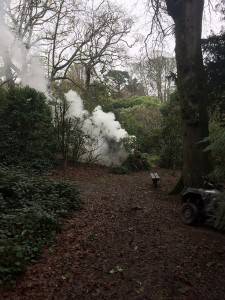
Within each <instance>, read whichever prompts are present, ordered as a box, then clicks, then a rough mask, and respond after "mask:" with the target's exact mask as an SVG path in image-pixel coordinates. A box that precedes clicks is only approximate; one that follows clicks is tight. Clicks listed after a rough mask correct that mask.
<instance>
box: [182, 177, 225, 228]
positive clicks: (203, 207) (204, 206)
mask: <svg viewBox="0 0 225 300" xmlns="http://www.w3.org/2000/svg"><path fill="white" fill-rule="evenodd" d="M222 189H223V186H222V185H217V186H215V184H213V183H212V182H210V181H209V180H208V179H206V181H205V182H204V185H203V188H200V189H198V188H187V187H186V188H184V189H183V191H182V193H181V202H182V208H181V212H180V217H181V220H182V222H183V223H185V224H188V225H195V224H197V223H204V221H205V220H206V219H207V218H210V217H212V216H213V215H214V213H215V211H216V209H217V208H218V205H219V203H220V201H222V199H223V193H222Z"/></svg>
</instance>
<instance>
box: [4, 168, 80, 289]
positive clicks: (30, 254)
mask: <svg viewBox="0 0 225 300" xmlns="http://www.w3.org/2000/svg"><path fill="white" fill-rule="evenodd" d="M80 208H81V202H80V198H79V191H78V190H77V188H76V186H75V185H74V184H73V183H71V182H69V181H66V180H65V181H59V182H55V181H53V180H52V179H51V178H50V177H48V176H43V175H42V176H40V175H35V174H31V173H25V172H24V171H22V170H19V169H9V168H5V167H4V168H1V169H0V285H3V284H5V283H10V284H14V283H15V276H16V275H17V274H18V273H20V272H22V271H24V270H25V269H26V267H27V265H29V264H30V263H31V262H33V261H34V260H35V259H36V258H37V257H38V256H39V255H40V254H41V250H42V248H43V246H44V245H46V244H49V243H50V242H51V241H52V239H53V237H54V234H55V233H56V232H57V230H58V229H59V226H60V222H61V220H62V218H64V217H66V216H67V214H68V212H69V211H70V210H77V209H80Z"/></svg>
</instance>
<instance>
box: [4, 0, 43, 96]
mask: <svg viewBox="0 0 225 300" xmlns="http://www.w3.org/2000/svg"><path fill="white" fill-rule="evenodd" d="M3 4H4V3H3V1H2V0H0V41H1V42H0V70H1V72H0V77H1V81H3V82H4V81H5V80H6V78H7V75H8V76H9V75H10V74H9V72H10V73H11V74H12V75H13V76H14V75H15V73H16V77H17V79H16V82H17V83H20V84H21V85H23V86H25V85H29V86H30V87H32V88H35V89H37V90H39V91H41V92H46V90H47V83H48V82H47V80H46V78H45V76H44V75H43V74H44V72H43V68H42V66H41V63H40V61H39V59H38V57H37V56H34V55H32V56H31V55H30V54H29V53H28V51H27V49H26V48H25V47H24V45H23V43H22V41H21V40H19V38H18V37H16V36H14V34H13V32H12V31H11V30H10V28H9V27H8V26H7V24H6V22H5V18H4V8H3ZM6 74H7V75H6ZM8 79H9V78H8Z"/></svg>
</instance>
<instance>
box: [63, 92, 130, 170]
mask: <svg viewBox="0 0 225 300" xmlns="http://www.w3.org/2000/svg"><path fill="white" fill-rule="evenodd" d="M65 96H66V99H67V101H68V102H69V103H70V110H69V115H70V116H71V117H72V116H74V117H77V118H79V119H81V121H82V122H81V124H82V131H83V133H84V135H87V134H88V135H90V136H91V138H92V140H93V141H95V145H94V147H93V144H92V145H88V144H87V145H86V147H87V153H86V154H85V155H83V156H82V160H85V159H86V156H87V155H88V153H89V151H92V155H93V157H96V158H97V162H98V163H100V164H103V165H107V166H109V165H118V164H120V163H121V162H122V161H123V160H124V159H125V158H126V157H127V155H128V153H127V151H126V150H125V148H124V146H123V143H122V139H123V138H126V137H128V133H127V132H126V130H124V129H123V128H121V125H120V123H119V122H118V121H116V120H115V115H114V114H113V113H112V112H108V113H106V112H104V111H103V110H102V108H101V106H97V107H96V108H95V109H94V110H93V112H92V114H89V113H88V112H87V111H86V110H85V109H84V106H83V102H82V100H81V98H80V97H79V96H78V95H77V93H76V92H75V91H69V92H68V93H66V94H65Z"/></svg>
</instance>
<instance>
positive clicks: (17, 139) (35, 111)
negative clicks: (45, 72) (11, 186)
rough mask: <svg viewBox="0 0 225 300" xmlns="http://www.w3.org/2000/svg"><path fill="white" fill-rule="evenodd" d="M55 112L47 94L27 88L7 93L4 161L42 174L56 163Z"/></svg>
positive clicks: (2, 123)
mask: <svg viewBox="0 0 225 300" xmlns="http://www.w3.org/2000/svg"><path fill="white" fill-rule="evenodd" d="M55 141H56V139H55V136H54V128H53V125H52V111H51V108H50V106H49V105H48V104H47V99H46V97H45V95H44V94H43V93H40V92H37V91H36V90H34V89H32V88H29V87H25V88H15V89H9V90H8V91H6V92H4V97H3V98H2V101H1V102H0V160H1V163H3V164H5V165H8V166H9V165H20V166H21V165H22V166H23V167H26V168H32V169H36V170H38V171H42V170H44V169H48V168H49V167H51V166H52V163H53V162H54V160H55V149H56V142H55Z"/></svg>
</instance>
